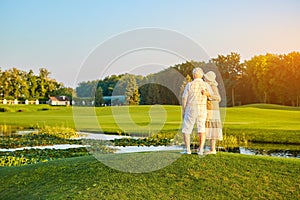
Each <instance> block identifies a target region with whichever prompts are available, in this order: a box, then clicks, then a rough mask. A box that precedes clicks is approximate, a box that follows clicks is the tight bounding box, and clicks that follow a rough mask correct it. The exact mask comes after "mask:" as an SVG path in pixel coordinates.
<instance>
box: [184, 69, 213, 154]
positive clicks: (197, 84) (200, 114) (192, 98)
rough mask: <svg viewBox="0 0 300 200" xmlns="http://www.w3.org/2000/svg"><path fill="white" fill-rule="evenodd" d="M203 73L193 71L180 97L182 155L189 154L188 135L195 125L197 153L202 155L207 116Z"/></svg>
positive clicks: (207, 94)
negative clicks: (197, 135) (197, 138)
mask: <svg viewBox="0 0 300 200" xmlns="http://www.w3.org/2000/svg"><path fill="white" fill-rule="evenodd" d="M203 75H204V73H203V70H202V69H201V68H195V69H194V70H193V79H194V80H193V81H192V82H190V83H188V84H187V85H186V87H185V89H184V92H183V95H182V117H183V126H182V133H183V140H184V143H185V147H186V150H185V151H184V152H182V153H183V154H191V149H190V135H191V133H192V131H193V128H194V125H195V123H196V124H197V130H198V134H199V148H198V151H197V153H198V154H199V155H203V151H204V143H205V121H206V116H207V109H206V103H207V97H208V96H209V93H208V90H207V86H206V84H205V82H204V81H203V79H202V77H203Z"/></svg>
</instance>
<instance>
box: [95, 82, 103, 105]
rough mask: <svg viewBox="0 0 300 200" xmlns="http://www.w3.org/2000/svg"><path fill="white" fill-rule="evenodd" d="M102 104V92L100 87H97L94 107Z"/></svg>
mask: <svg viewBox="0 0 300 200" xmlns="http://www.w3.org/2000/svg"><path fill="white" fill-rule="evenodd" d="M102 104H104V99H103V91H102V88H101V87H98V88H97V90H96V92H95V106H97V107H99V106H102Z"/></svg>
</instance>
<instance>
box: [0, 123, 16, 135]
mask: <svg viewBox="0 0 300 200" xmlns="http://www.w3.org/2000/svg"><path fill="white" fill-rule="evenodd" d="M12 134H13V132H12V128H11V125H6V124H1V125H0V136H10V135H12Z"/></svg>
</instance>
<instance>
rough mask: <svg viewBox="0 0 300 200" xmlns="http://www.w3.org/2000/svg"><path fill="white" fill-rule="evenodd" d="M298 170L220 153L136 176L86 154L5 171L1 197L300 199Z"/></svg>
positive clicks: (286, 163) (291, 163)
mask: <svg viewBox="0 0 300 200" xmlns="http://www.w3.org/2000/svg"><path fill="white" fill-rule="evenodd" d="M299 171H300V160H299V159H283V158H272V157H262V156H246V155H238V154H230V153H220V154H217V155H210V156H205V157H204V158H199V157H198V156H197V155H184V156H181V157H180V158H179V159H178V160H176V161H175V162H174V163H172V164H171V165H169V166H167V167H165V168H163V169H160V170H158V171H154V172H151V173H143V174H134V173H124V172H120V171H116V170H114V169H111V168H109V167H107V166H105V165H103V164H102V163H101V162H99V161H97V160H96V159H95V158H94V157H91V156H87V157H79V158H69V159H62V160H56V161H51V162H48V163H39V164H36V165H27V166H22V167H2V168H0V184H1V187H0V199H19V198H22V199H46V198H47V199H299V198H300V174H299Z"/></svg>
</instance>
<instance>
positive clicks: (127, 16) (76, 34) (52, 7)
mask: <svg viewBox="0 0 300 200" xmlns="http://www.w3.org/2000/svg"><path fill="white" fill-rule="evenodd" d="M299 10H300V1H297V0H281V1H279V0H264V1H262V0H223V1H221V0H219V1H217V0H194V1H193V0H186V1H185V0H148V1H146V0H144V1H142V0H105V1H104V0H102V1H101V0H98V1H96V0H95V1H93V0H19V1H17V0H0V29H1V36H0V67H1V68H2V70H5V69H8V68H11V67H17V68H20V69H23V70H29V69H34V71H35V72H36V73H38V69H39V68H41V67H45V68H47V69H48V70H49V71H50V72H51V77H53V78H55V79H56V80H58V81H60V82H63V83H64V84H65V85H67V86H74V81H75V79H76V76H77V72H78V70H79V68H80V66H81V64H82V62H83V61H84V59H85V58H86V57H87V56H88V55H89V53H90V52H91V51H92V50H93V49H94V48H95V47H96V46H97V45H99V44H100V43H102V42H104V41H105V40H107V39H109V38H111V37H112V36H114V35H117V34H119V33H121V32H124V31H129V30H131V29H137V28H142V27H158V28H163V29H170V30H174V31H177V32H179V33H182V34H184V35H186V36H187V37H190V38H191V39H193V40H194V41H195V42H197V43H198V44H199V45H200V46H202V48H203V49H205V51H206V53H207V54H208V56H209V57H211V58H212V57H216V56H217V55H218V54H228V53H230V52H232V51H233V52H237V53H240V54H241V57H242V59H243V60H244V59H250V58H251V57H252V56H254V55H259V54H265V53H267V52H269V53H289V52H291V51H300V12H299ZM173 64H174V63H170V65H173ZM124 71H125V72H126V69H122V70H119V71H118V70H117V69H116V70H115V71H112V72H111V73H120V72H124ZM92 78H97V77H92Z"/></svg>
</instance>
